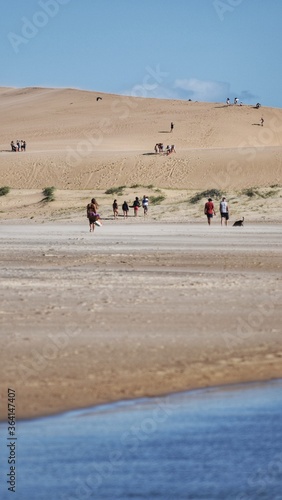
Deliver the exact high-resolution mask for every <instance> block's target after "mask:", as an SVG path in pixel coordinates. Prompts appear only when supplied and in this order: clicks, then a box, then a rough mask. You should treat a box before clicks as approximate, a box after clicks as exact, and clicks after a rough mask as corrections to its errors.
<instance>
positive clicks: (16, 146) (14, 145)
mask: <svg viewBox="0 0 282 500" xmlns="http://www.w3.org/2000/svg"><path fill="white" fill-rule="evenodd" d="M25 150H26V142H25V141H19V140H17V141H16V142H14V141H11V151H15V152H16V151H25Z"/></svg>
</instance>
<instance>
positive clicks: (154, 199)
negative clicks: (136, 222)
mask: <svg viewBox="0 0 282 500" xmlns="http://www.w3.org/2000/svg"><path fill="white" fill-rule="evenodd" d="M149 200H150V203H151V204H152V205H160V203H161V202H162V201H164V200H165V196H164V195H163V194H160V195H159V196H150V197H149Z"/></svg>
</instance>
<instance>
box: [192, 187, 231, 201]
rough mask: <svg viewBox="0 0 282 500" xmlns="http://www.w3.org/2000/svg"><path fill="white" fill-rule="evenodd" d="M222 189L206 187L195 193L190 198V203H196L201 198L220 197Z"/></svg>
mask: <svg viewBox="0 0 282 500" xmlns="http://www.w3.org/2000/svg"><path fill="white" fill-rule="evenodd" d="M222 194H223V193H222V191H220V189H207V190H206V191H202V192H201V193H196V194H194V196H192V198H190V200H189V201H190V203H193V204H194V203H198V201H200V200H202V198H220V197H221V196H222Z"/></svg>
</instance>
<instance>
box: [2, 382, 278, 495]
mask: <svg viewBox="0 0 282 500" xmlns="http://www.w3.org/2000/svg"><path fill="white" fill-rule="evenodd" d="M281 417H282V381H281V380H280V381H272V382H268V383H262V384H246V385H237V386H229V387H226V388H224V387H221V388H214V389H206V390H198V391H192V392H188V393H181V394H175V395H169V396H166V397H163V398H152V399H151V398H150V399H139V400H135V401H128V402H120V403H115V404H109V405H103V406H98V407H95V408H90V409H85V410H80V411H73V412H69V413H65V414H61V415H58V416H54V417H48V418H41V419H36V420H29V421H19V422H18V423H17V433H16V434H17V442H16V492H15V493H13V492H10V491H8V486H9V484H8V483H7V472H8V467H10V466H9V465H8V462H7V460H8V453H9V448H8V447H7V443H8V441H7V424H6V423H5V422H4V423H2V424H1V425H0V443H1V446H0V498H1V499H3V500H7V499H12V498H14V499H19V500H61V499H62V500H63V499H64V500H74V499H79V500H84V499H98V500H106V499H107V500H115V499H121V500H129V499H130V500H135V499H136V500H139V499H152V500H153V499H161V500H181V499H191V500H194V499H195V500H196V499H201V500H213V499H226V500H258V499H265V500H281V499H282V418H281Z"/></svg>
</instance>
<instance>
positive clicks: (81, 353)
mask: <svg viewBox="0 0 282 500" xmlns="http://www.w3.org/2000/svg"><path fill="white" fill-rule="evenodd" d="M97 95H101V96H102V97H103V100H102V101H99V102H97V101H96V97H97ZM0 110H1V118H2V120H1V125H0V131H1V144H0V149H2V152H0V162H1V163H0V186H4V185H8V186H10V187H11V188H12V189H11V191H10V193H9V194H8V195H7V196H2V197H0V220H1V226H0V233H1V240H0V252H1V261H2V266H1V282H0V291H1V296H2V297H3V299H2V301H1V311H0V321H1V336H0V343H1V345H0V366H1V374H0V376H1V397H2V398H5V397H6V391H7V388H8V387H13V388H15V389H16V390H17V414H18V416H20V417H31V416H38V415H42V414H51V413H55V412H58V411H62V410H66V409H70V408H74V407H82V406H88V405H93V404H96V403H99V402H105V401H114V400H118V399H124V398H131V397H139V396H144V395H156V394H164V393H167V392H170V391H179V390H186V389H190V388H195V387H204V386H211V385H216V384H225V383H233V382H238V381H249V380H265V379H269V378H277V377H282V342H281V312H280V305H281V295H282V290H281V266H282V259H281V256H282V255H281V253H282V250H281V239H282V237H281V216H280V214H281V208H282V202H281V200H282V197H281V196H282V188H281V159H282V111H281V110H275V109H271V108H265V109H262V110H256V109H254V108H253V107H252V106H242V107H235V106H231V107H227V106H225V105H224V104H215V103H212V104H209V103H191V102H180V101H161V100H154V99H150V100H149V99H133V98H126V97H120V96H111V95H105V94H97V93H91V92H82V91H76V90H71V89H65V90H63V89H59V90H58V89H0ZM262 114H263V116H264V119H265V126H264V127H260V126H258V125H257V124H258V123H259V119H260V116H261V115H262ZM171 120H172V121H174V123H175V129H174V131H173V133H172V134H170V133H169V132H168V130H169V126H170V122H171ZM18 138H19V139H25V140H26V141H27V144H28V150H27V152H26V153H24V152H22V153H11V152H9V151H8V150H9V144H10V141H11V140H12V139H13V140H16V139H18ZM156 142H164V144H165V145H166V144H167V143H168V144H169V143H172V142H173V143H174V144H175V145H176V150H177V153H176V154H175V155H171V156H162V155H154V154H152V152H153V147H154V144H155V143H156ZM52 185H53V186H55V187H56V191H55V201H53V202H51V203H46V202H44V201H42V198H43V195H42V188H43V187H45V186H52ZM119 185H124V186H126V187H125V188H124V189H123V190H122V194H120V195H116V194H111V195H106V194H105V190H106V189H108V188H110V187H113V186H119ZM132 185H135V187H132ZM148 186H150V187H148ZM209 188H216V189H221V190H224V194H226V196H227V197H228V199H229V201H230V209H231V221H232V222H233V221H234V220H235V219H236V218H239V217H242V216H244V217H245V219H246V224H245V227H243V228H233V227H231V225H230V227H228V228H225V227H221V226H220V222H219V219H218V216H217V217H216V218H215V219H214V220H213V224H212V226H211V227H210V228H209V227H208V226H207V223H206V220H205V217H204V215H203V203H204V199H201V200H200V201H199V202H198V203H196V204H191V203H190V202H189V200H190V198H191V196H192V195H194V194H196V193H198V192H199V191H202V190H205V189H209ZM246 188H251V194H253V196H250V195H247V194H246V193H245V194H244V193H243V192H242V190H243V189H246ZM143 194H148V195H149V196H150V199H151V200H152V197H158V196H161V197H162V201H161V202H160V203H159V204H157V205H155V206H154V205H153V204H152V203H150V209H149V215H148V217H147V219H146V220H144V218H143V217H142V216H141V214H140V216H139V217H138V218H137V219H135V218H134V217H132V216H131V217H130V218H129V219H128V220H127V221H123V220H122V218H119V220H118V221H113V220H112V211H111V204H112V201H113V198H114V197H116V198H117V199H118V202H119V205H121V203H122V201H123V199H127V200H128V201H129V202H130V203H131V202H132V201H133V199H134V197H135V196H141V197H142V195H143ZM249 194H250V193H249ZM94 195H95V196H96V197H97V198H98V200H99V202H100V211H101V214H102V217H103V219H104V224H103V227H102V228H96V230H95V233H94V234H90V233H89V232H88V228H87V220H86V217H85V205H86V203H87V202H88V201H89V199H90V197H92V196H94ZM217 203H218V200H217V201H216V204H217ZM131 212H132V210H131ZM131 215H132V214H131ZM5 412H6V410H5V407H4V406H3V405H1V408H0V418H1V419H5V418H6V415H5Z"/></svg>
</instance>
